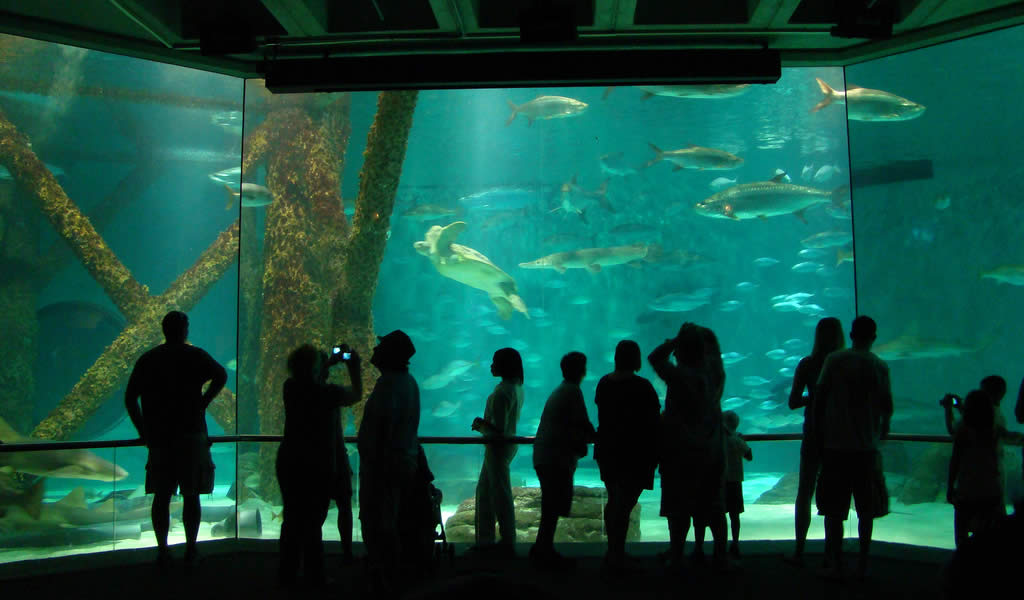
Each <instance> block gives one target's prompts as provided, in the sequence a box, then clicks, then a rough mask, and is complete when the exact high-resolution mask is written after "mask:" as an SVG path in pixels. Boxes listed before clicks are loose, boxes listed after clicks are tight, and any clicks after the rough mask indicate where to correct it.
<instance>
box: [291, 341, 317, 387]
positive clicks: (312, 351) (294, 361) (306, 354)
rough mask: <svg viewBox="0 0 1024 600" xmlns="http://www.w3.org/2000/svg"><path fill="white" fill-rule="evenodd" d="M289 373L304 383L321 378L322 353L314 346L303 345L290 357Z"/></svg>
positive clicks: (292, 352)
mask: <svg viewBox="0 0 1024 600" xmlns="http://www.w3.org/2000/svg"><path fill="white" fill-rule="evenodd" d="M288 373H289V375H291V377H292V378H293V379H301V380H303V381H309V380H316V379H319V377H320V351H319V350H317V349H316V347H314V346H313V345H312V344H303V345H301V346H299V347H298V348H296V349H294V350H292V351H291V354H289V355H288Z"/></svg>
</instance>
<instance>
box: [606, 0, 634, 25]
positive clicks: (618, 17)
mask: <svg viewBox="0 0 1024 600" xmlns="http://www.w3.org/2000/svg"><path fill="white" fill-rule="evenodd" d="M615 4H616V5H617V6H616V10H615V22H614V23H612V30H613V31H624V30H627V29H631V28H632V27H633V24H634V23H633V19H634V18H635V16H636V0H618V1H617V2H616V3H615Z"/></svg>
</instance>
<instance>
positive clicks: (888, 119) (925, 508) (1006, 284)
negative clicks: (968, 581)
mask: <svg viewBox="0 0 1024 600" xmlns="http://www.w3.org/2000/svg"><path fill="white" fill-rule="evenodd" d="M1022 51H1024V29H1021V28H1014V29H1007V30H1003V31H999V32H995V33H990V34H987V35H983V36H978V37H973V38H969V39H964V40H960V41H957V42H952V43H949V44H944V45H940V46H934V47H931V48H927V49H924V50H919V51H916V52H911V53H907V54H901V55H897V56H892V57H888V58H885V59H881V60H876V61H872V62H868V63H863V64H859V65H854V66H851V67H849V68H848V69H847V85H848V87H849V88H850V90H849V91H848V92H847V109H848V110H849V111H850V113H851V117H850V149H851V150H850V152H851V160H852V164H853V171H854V176H853V184H854V190H853V205H854V217H855V226H856V236H857V240H856V241H857V265H856V266H857V290H858V308H859V311H860V312H861V313H864V314H867V315H870V316H872V317H873V318H874V319H875V320H876V321H877V322H878V341H877V343H876V344H875V347H874V351H875V352H876V353H877V354H878V355H879V356H881V357H882V358H883V359H885V360H886V361H887V362H888V363H889V368H890V370H891V374H892V386H893V393H894V395H895V397H896V412H895V415H894V418H893V429H894V430H895V431H900V432H910V433H930V434H942V435H944V434H946V426H945V423H944V415H943V408H941V407H940V406H939V400H940V399H941V398H942V397H943V395H944V394H946V393H955V394H958V395H959V396H961V397H963V396H966V394H967V392H968V391H970V390H972V389H976V388H978V387H979V384H980V380H981V379H982V378H983V377H985V376H987V375H991V374H996V375H1000V376H1002V377H1004V378H1005V379H1006V380H1007V382H1008V384H1009V389H1010V393H1009V394H1008V397H1007V398H1006V399H1005V400H1003V401H1002V403H1001V406H1000V407H999V410H998V415H997V418H998V420H999V421H1000V422H1005V423H1007V424H1009V426H1010V428H1011V429H1012V428H1014V427H1016V428H1018V429H1019V425H1014V423H1015V419H1014V415H1013V408H1014V404H1015V395H1016V390H1017V386H1018V384H1019V382H1020V378H1021V371H1020V364H1019V361H1018V360H1017V358H1018V357H1019V356H1020V355H1021V353H1022V351H1024V341H1022V340H1021V339H1020V336H1018V335H1016V330H1015V328H1014V327H1013V326H1012V323H1014V322H1015V321H1016V319H1017V318H1018V317H1019V313H1020V300H1021V289H1020V286H1021V285H1022V284H1024V278H1022V277H1021V273H1022V272H1024V266H1021V265H1022V260H1021V256H1020V253H1019V252H1018V251H1017V247H1016V243H1015V240H1016V239H1017V236H1018V235H1019V228H1018V226H1017V224H1018V222H1019V220H1020V217H1021V214H1022V207H1021V204H1020V202H1019V201H1018V197H1017V196H1018V195H1017V193H1016V192H1015V190H1016V189H1017V187H1018V185H1019V183H1018V182H1019V176H1018V175H1017V171H1016V169H1015V167H1014V166H1013V165H1015V164H1016V162H1017V161H1016V159H1015V158H1014V157H1015V156H1016V151H1017V150H1018V148H1019V146H1020V132H1021V131H1022V130H1024V115H1022V114H1021V111H1020V109H1019V107H1018V96H1019V91H1020V90H1021V89H1022V88H1024V73H1021V71H1020V69H1018V68H1016V66H1015V65H1014V64H1012V61H1007V60H1006V57H1008V56H1017V55H1018V54H1019V53H1020V52H1022ZM854 85H857V86H863V87H864V88H868V89H862V90H853V89H852V86H854ZM871 90H878V91H871ZM855 93H856V94H857V96H856V98H857V100H854V97H855V96H854V94H855ZM918 105H920V106H923V107H926V109H925V110H924V111H923V112H921V111H920V110H919V109H918V110H916V111H915V110H913V109H914V107H915V106H918ZM826 110H836V111H838V112H842V110H843V108H842V107H841V106H838V107H834V108H829V109H826ZM822 112H824V111H822ZM911 117H913V118H911ZM953 412H954V413H955V419H956V420H957V421H959V420H960V416H961V415H960V410H959V408H958V409H954V410H953ZM950 452H951V449H950V446H949V445H948V444H944V445H924V444H921V445H914V446H908V448H907V453H908V455H909V458H910V460H909V462H908V464H909V465H912V466H913V468H912V469H910V470H909V471H908V472H907V473H905V475H906V476H907V477H908V481H907V485H906V486H904V488H903V490H902V491H901V493H900V494H899V495H898V496H897V497H896V500H897V502H898V504H897V505H896V507H894V509H897V510H901V511H902V510H907V511H912V512H914V513H915V514H920V515H934V520H935V521H936V522H942V523H947V524H949V526H950V527H951V523H952V515H951V514H950V513H951V511H950V508H949V507H948V505H946V504H945V499H946V493H945V492H946V489H945V488H946V478H947V471H946V469H947V467H948V463H949V460H948V459H949V456H950ZM1002 457H1003V471H1004V474H1005V476H1006V493H1007V498H1006V499H1007V501H1008V502H1009V501H1012V500H1013V499H1015V498H1020V497H1021V496H1022V492H1024V490H1022V485H1021V477H1020V469H1021V461H1020V451H1019V449H1018V448H1006V449H1004V450H1003V451H1002ZM888 470H890V469H889V468H888V465H887V471H888ZM887 520H888V518H887V519H883V520H882V521H881V522H880V524H879V525H878V526H876V527H877V529H880V530H881V531H882V536H883V538H884V537H885V536H887V535H889V536H892V537H895V535H896V534H895V533H888V532H887V530H888V526H887V525H886V522H887ZM950 537H951V534H950ZM907 541H911V543H921V544H925V543H928V544H930V543H931V542H930V541H925V540H923V539H922V540H916V539H911V540H907Z"/></svg>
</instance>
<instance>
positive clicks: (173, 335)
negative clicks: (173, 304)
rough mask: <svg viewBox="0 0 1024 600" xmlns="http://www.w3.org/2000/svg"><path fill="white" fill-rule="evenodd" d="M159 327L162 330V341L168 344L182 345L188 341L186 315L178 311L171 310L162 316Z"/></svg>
mask: <svg viewBox="0 0 1024 600" xmlns="http://www.w3.org/2000/svg"><path fill="white" fill-rule="evenodd" d="M160 327H162V328H163V330H164V339H165V340H167V343H168V344H184V343H185V340H187V339H188V315H186V314H185V313H183V312H181V311H180V310H172V311H171V312H169V313H167V314H166V315H164V320H163V321H161V322H160Z"/></svg>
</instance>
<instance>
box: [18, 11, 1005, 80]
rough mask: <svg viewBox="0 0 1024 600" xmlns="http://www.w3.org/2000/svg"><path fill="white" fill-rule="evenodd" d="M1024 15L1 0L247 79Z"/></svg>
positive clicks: (893, 46) (896, 48) (820, 53)
mask: <svg viewBox="0 0 1024 600" xmlns="http://www.w3.org/2000/svg"><path fill="white" fill-rule="evenodd" d="M1022 22H1024V2H1013V1H1007V0H39V1H31V2H28V1H26V0H0V31H3V32H6V33H11V34H16V35H26V36H30V37H35V38H39V39H44V40H49V41H55V42H61V43H67V44H73V45H78V46H84V47H87V48H92V49H98V50H104V51H108V52H115V53H119V54H126V55H132V56H138V57H143V58H149V59H153V60H159V61H162V62H169V63H174V64H180V65H186V66H192V67H197V68H202V69H207V70H213V71H218V72H222V73H228V74H233V75H238V76H245V77H263V76H265V75H266V74H267V72H268V70H270V69H272V65H274V64H277V65H278V67H280V65H281V64H287V63H289V62H290V61H294V63H295V64H299V63H300V62H303V61H304V62H306V63H309V62H310V61H316V60H323V59H325V58H342V59H351V58H353V57H373V56H376V57H380V56H412V57H424V56H433V57H444V56H452V55H459V54H463V55H464V54H487V53H492V54H509V53H516V52H523V51H524V50H527V51H531V52H537V51H541V52H556V53H558V54H559V55H560V56H561V55H568V56H569V57H571V56H572V55H573V53H574V52H580V51H600V52H609V51H610V52H630V51H636V50H638V49H645V48H646V49H657V50H659V51H664V50H679V51H691V50H714V51H721V52H723V53H727V52H728V51H733V50H744V51H748V52H749V51H758V50H770V51H774V52H777V56H778V57H779V58H780V59H781V64H782V65H783V66H807V65H848V64H852V63H856V62H861V61H864V60H870V59H873V58H878V57H881V56H886V55H889V54H893V53H896V52H901V51H904V50H908V49H913V48H918V47H922V46H927V45H931V44H934V43H938V42H943V41H948V40H951V39H956V38H960V37H964V36H968V35H973V34H976V33H981V32H984V31H989V30H993V29H998V28H1002V27H1008V26H1012V25H1017V24H1020V23H1022ZM837 25H839V26H840V27H839V30H838V33H840V34H842V35H838V36H837V35H835V33H836V32H834V28H835V27H836V26H837ZM890 31H891V33H889V32H890Z"/></svg>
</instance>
